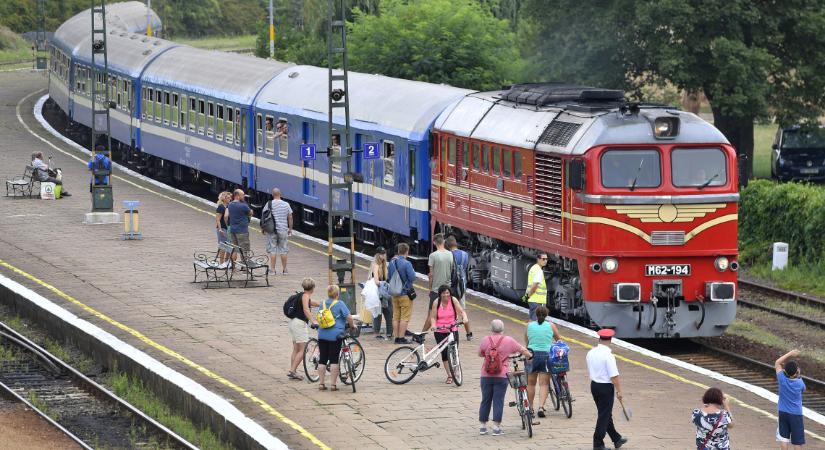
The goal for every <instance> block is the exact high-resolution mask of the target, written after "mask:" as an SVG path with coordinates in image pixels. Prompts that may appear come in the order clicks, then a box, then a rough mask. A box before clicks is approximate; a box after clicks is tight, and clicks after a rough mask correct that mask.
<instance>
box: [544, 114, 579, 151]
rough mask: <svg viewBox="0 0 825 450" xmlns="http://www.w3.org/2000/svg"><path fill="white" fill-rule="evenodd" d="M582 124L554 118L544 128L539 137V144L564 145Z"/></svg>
mask: <svg viewBox="0 0 825 450" xmlns="http://www.w3.org/2000/svg"><path fill="white" fill-rule="evenodd" d="M581 126H582V124H580V123H572V122H562V121H560V120H554V121H553V122H551V123H550V125H548V126H547V128H545V129H544V132H543V133H541V137H540V138H539V143H540V144H548V145H555V146H557V147H565V146H567V144H568V143H569V142H570V139H572V138H573V135H575V134H576V131H578V130H579V128H581Z"/></svg>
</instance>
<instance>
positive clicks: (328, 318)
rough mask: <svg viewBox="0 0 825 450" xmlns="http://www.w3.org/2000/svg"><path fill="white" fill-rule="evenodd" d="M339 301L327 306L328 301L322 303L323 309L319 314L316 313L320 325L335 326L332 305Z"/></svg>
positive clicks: (324, 326) (325, 326) (322, 326)
mask: <svg viewBox="0 0 825 450" xmlns="http://www.w3.org/2000/svg"><path fill="white" fill-rule="evenodd" d="M336 303H338V300H335V301H333V302H332V304H330V305H329V307H327V303H326V302H324V303H322V304H321V309H320V310H318V314H316V315H315V319H316V320H317V321H318V326H319V327H321V328H332V327H334V326H335V316H334V315H332V311H331V309H332V307H333V306H335V304H336Z"/></svg>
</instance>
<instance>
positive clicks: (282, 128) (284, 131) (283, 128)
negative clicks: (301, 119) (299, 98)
mask: <svg viewBox="0 0 825 450" xmlns="http://www.w3.org/2000/svg"><path fill="white" fill-rule="evenodd" d="M271 123H272V122H270V124H271ZM281 136H284V137H285V136H289V124H288V123H287V121H286V119H278V124H277V125H275V137H276V138H277V137H281Z"/></svg>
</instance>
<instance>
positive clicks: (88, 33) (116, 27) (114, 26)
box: [52, 2, 162, 55]
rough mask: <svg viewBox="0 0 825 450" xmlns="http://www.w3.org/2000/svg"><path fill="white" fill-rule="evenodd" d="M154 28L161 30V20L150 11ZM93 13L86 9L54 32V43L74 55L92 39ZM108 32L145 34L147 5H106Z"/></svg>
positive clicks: (136, 3) (139, 3)
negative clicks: (83, 44)
mask: <svg viewBox="0 0 825 450" xmlns="http://www.w3.org/2000/svg"><path fill="white" fill-rule="evenodd" d="M149 18H150V20H151V21H152V28H153V29H154V30H160V29H161V27H162V25H161V21H160V18H159V17H158V15H157V14H155V12H154V11H152V10H150V11H149ZM91 21H92V13H91V10H89V9H86V10H84V11H81V12H79V13H77V14H75V15H74V16H72V17H71V18H70V19H69V20H67V21H65V22H63V24H62V25H60V27H59V28H58V29H57V31H55V32H54V36H53V37H52V43H53V44H54V45H55V46H56V47H59V48H60V49H62V50H63V51H65V52H66V53H68V54H70V55H73V54H74V53H75V50H77V48H78V47H79V46H80V45H81V44H82V43H84V42H88V41H90V40H91V38H92V25H91ZM106 28H107V30H106V31H117V32H128V33H145V32H146V5H145V4H143V3H142V2H123V3H112V4H109V5H106Z"/></svg>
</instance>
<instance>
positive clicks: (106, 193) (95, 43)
mask: <svg viewBox="0 0 825 450" xmlns="http://www.w3.org/2000/svg"><path fill="white" fill-rule="evenodd" d="M91 2H92V10H91V12H92V55H91V56H92V141H91V151H92V158H93V160H95V159H96V158H97V154H98V153H99V152H98V151H97V145H98V143H99V142H100V141H104V142H105V143H106V144H105V145H106V147H105V149H104V152H105V154H106V156H107V157H108V158H109V161H111V160H112V137H111V134H110V130H111V123H110V121H109V120H110V117H109V108H111V107H112V104H111V100H110V94H111V90H112V86H111V85H110V82H109V59H108V49H107V44H106V35H107V33H106V0H91ZM110 175H111V163H110V164H109V168H105V167H104V168H95V170H94V171H93V172H92V176H93V178H94V181H97V179H99V178H102V179H104V180H106V182H105V183H104V184H102V185H99V184H98V183H96V182H95V183H92V213H93V214H94V213H111V212H113V206H114V205H113V196H112V185H111V176H110Z"/></svg>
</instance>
